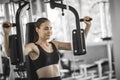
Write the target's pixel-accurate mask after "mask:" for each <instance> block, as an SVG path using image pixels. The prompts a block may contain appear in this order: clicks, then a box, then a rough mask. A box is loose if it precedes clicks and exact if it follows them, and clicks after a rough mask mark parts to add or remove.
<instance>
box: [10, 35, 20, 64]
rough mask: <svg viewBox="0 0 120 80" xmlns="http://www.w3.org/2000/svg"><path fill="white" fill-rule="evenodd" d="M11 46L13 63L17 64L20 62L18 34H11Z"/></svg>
mask: <svg viewBox="0 0 120 80" xmlns="http://www.w3.org/2000/svg"><path fill="white" fill-rule="evenodd" d="M9 47H10V60H11V64H13V65H16V64H18V63H19V59H20V58H19V51H18V48H19V47H18V44H17V35H10V36H9Z"/></svg>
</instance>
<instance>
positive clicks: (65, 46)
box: [52, 40, 71, 50]
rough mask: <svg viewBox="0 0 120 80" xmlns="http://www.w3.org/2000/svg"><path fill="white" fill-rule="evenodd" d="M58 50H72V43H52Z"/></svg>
mask: <svg viewBox="0 0 120 80" xmlns="http://www.w3.org/2000/svg"><path fill="white" fill-rule="evenodd" d="M52 42H53V43H54V44H55V46H56V47H57V49H59V50H71V43H70V42H59V41H55V40H53V41H52Z"/></svg>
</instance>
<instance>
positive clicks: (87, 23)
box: [84, 16, 91, 37]
mask: <svg viewBox="0 0 120 80" xmlns="http://www.w3.org/2000/svg"><path fill="white" fill-rule="evenodd" d="M89 19H90V17H89V16H85V17H84V23H85V24H86V27H85V37H87V35H88V32H89V30H90V27H91V22H90V21H87V20H89Z"/></svg>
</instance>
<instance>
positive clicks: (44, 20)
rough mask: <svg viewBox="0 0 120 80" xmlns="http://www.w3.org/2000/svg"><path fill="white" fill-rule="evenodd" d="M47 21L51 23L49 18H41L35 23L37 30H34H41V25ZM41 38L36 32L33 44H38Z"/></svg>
mask: <svg viewBox="0 0 120 80" xmlns="http://www.w3.org/2000/svg"><path fill="white" fill-rule="evenodd" d="M46 21H49V20H48V19H47V18H39V19H38V20H37V22H35V24H34V25H35V28H34V30H35V29H36V27H37V28H40V25H41V24H42V23H44V22H46ZM38 38H39V36H38V33H37V32H36V30H35V31H34V38H33V42H36V41H37V40H38Z"/></svg>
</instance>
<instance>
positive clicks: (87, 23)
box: [84, 16, 91, 26]
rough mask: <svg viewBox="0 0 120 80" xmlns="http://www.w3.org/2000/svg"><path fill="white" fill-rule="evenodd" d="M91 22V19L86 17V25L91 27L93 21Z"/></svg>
mask: <svg viewBox="0 0 120 80" xmlns="http://www.w3.org/2000/svg"><path fill="white" fill-rule="evenodd" d="M89 20H90V17H89V16H85V17H84V23H85V24H86V25H87V26H91V21H89Z"/></svg>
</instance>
